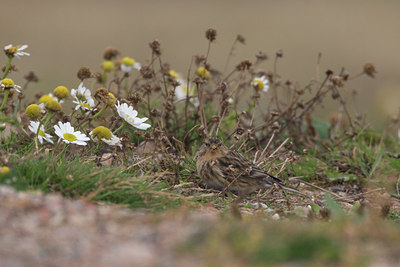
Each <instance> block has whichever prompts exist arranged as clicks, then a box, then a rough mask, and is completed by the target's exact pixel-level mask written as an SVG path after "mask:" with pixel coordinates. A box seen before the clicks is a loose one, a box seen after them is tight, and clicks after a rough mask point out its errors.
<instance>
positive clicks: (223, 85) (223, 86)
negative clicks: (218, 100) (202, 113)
mask: <svg viewBox="0 0 400 267" xmlns="http://www.w3.org/2000/svg"><path fill="white" fill-rule="evenodd" d="M227 87H228V85H227V83H226V82H221V83H220V84H219V85H218V87H217V89H216V91H217V92H219V93H223V92H225V91H226V88H227Z"/></svg>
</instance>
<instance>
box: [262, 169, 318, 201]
mask: <svg viewBox="0 0 400 267" xmlns="http://www.w3.org/2000/svg"><path fill="white" fill-rule="evenodd" d="M268 175H269V176H270V177H271V178H272V179H274V180H275V182H276V185H277V186H279V187H280V188H282V189H283V190H286V191H289V192H292V193H295V194H298V195H300V196H303V197H306V198H309V199H311V200H313V197H310V196H308V195H306V194H304V193H302V192H300V191H299V190H297V189H294V188H292V187H290V186H286V185H284V184H283V181H282V180H281V179H279V178H278V177H275V176H273V175H271V174H268Z"/></svg>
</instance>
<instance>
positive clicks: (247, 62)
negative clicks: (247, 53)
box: [236, 59, 252, 71]
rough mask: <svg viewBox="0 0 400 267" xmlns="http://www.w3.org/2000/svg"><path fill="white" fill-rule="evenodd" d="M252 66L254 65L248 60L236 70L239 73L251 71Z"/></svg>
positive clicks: (241, 63)
mask: <svg viewBox="0 0 400 267" xmlns="http://www.w3.org/2000/svg"><path fill="white" fill-rule="evenodd" d="M251 65H252V63H251V62H250V60H248V59H246V60H243V61H242V62H240V63H239V65H237V66H236V69H237V70H239V71H242V70H248V69H250V67H251Z"/></svg>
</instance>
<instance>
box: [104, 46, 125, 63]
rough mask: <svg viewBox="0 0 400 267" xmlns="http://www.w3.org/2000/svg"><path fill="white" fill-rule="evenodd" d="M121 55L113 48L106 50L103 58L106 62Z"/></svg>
mask: <svg viewBox="0 0 400 267" xmlns="http://www.w3.org/2000/svg"><path fill="white" fill-rule="evenodd" d="M120 54H121V53H120V52H119V51H118V50H117V49H115V48H113V47H107V48H106V49H105V50H104V54H103V57H104V59H105V60H112V59H113V58H115V57H117V56H118V55H120Z"/></svg>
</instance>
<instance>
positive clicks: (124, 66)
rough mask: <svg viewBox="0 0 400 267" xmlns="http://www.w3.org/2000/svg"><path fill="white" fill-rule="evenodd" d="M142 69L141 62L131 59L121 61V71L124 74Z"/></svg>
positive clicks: (125, 58)
mask: <svg viewBox="0 0 400 267" xmlns="http://www.w3.org/2000/svg"><path fill="white" fill-rule="evenodd" d="M141 67H142V66H141V65H140V63H139V62H136V61H135V60H134V59H133V58H130V57H124V58H123V59H122V61H121V70H122V71H123V72H131V71H132V70H133V69H137V70H140V68H141Z"/></svg>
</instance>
